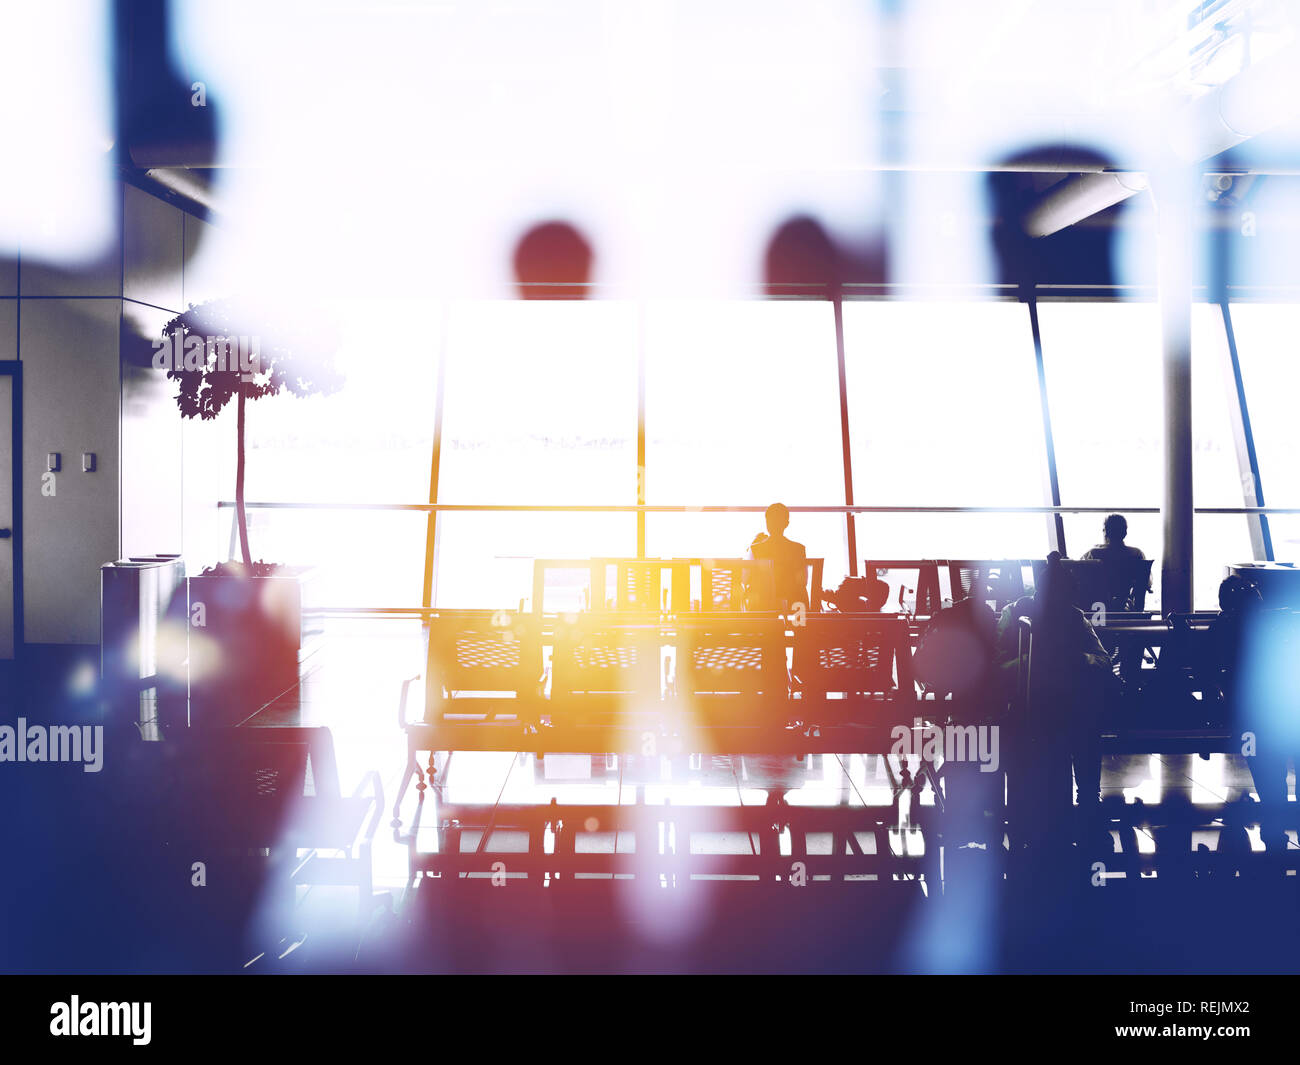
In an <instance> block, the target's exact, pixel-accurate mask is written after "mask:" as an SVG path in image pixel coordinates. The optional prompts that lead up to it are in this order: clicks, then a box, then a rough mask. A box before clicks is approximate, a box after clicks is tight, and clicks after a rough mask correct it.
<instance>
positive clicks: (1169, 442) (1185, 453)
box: [1153, 167, 1197, 614]
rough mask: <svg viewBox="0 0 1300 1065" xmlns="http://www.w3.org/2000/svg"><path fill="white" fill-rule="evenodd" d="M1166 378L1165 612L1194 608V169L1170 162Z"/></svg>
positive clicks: (1164, 269) (1163, 335) (1164, 273)
mask: <svg viewBox="0 0 1300 1065" xmlns="http://www.w3.org/2000/svg"><path fill="white" fill-rule="evenodd" d="M1153 185H1154V191H1155V201H1156V215H1157V254H1158V258H1159V264H1158V283H1159V294H1160V347H1161V356H1162V365H1163V379H1164V496H1163V498H1162V501H1161V506H1160V516H1161V519H1162V521H1163V524H1164V561H1163V564H1162V566H1161V573H1160V584H1161V589H1160V605H1161V609H1162V611H1163V612H1164V613H1166V614H1167V613H1169V612H1171V611H1187V610H1191V609H1192V518H1193V499H1192V259H1193V255H1194V253H1195V252H1196V251H1197V248H1196V247H1195V244H1194V241H1193V234H1192V223H1193V213H1192V204H1193V199H1192V195H1193V192H1194V191H1195V187H1196V186H1195V175H1194V174H1193V173H1190V172H1189V171H1188V170H1187V169H1184V168H1181V167H1176V168H1170V170H1168V171H1167V172H1166V173H1164V174H1162V175H1160V177H1159V178H1158V179H1157V180H1156V181H1155V182H1154V183H1153Z"/></svg>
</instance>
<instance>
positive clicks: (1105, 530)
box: [1101, 514, 1128, 544]
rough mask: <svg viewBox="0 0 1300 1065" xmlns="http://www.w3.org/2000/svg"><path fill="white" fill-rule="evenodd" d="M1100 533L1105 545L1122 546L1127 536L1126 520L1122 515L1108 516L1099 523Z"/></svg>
mask: <svg viewBox="0 0 1300 1065" xmlns="http://www.w3.org/2000/svg"><path fill="white" fill-rule="evenodd" d="M1101 532H1102V535H1103V536H1105V537H1106V542H1107V543H1112V544H1122V543H1123V542H1124V537H1126V536H1127V535H1128V520H1127V519H1126V518H1125V517H1124V515H1123V514H1108V515H1107V516H1106V520H1105V521H1103V522H1102V523H1101Z"/></svg>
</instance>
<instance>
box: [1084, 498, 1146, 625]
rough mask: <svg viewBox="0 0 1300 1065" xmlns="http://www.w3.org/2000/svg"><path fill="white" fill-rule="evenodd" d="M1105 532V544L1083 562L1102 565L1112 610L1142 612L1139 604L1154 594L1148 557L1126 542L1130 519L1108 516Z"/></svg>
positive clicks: (1107, 604) (1088, 553) (1121, 515)
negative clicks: (1137, 610)
mask: <svg viewBox="0 0 1300 1065" xmlns="http://www.w3.org/2000/svg"><path fill="white" fill-rule="evenodd" d="M1101 531H1102V537H1103V539H1102V542H1101V543H1099V544H1097V546H1096V547H1090V548H1089V549H1088V550H1087V551H1085V552H1084V553H1083V558H1082V561H1084V562H1100V563H1102V572H1103V573H1104V574H1105V581H1106V584H1105V587H1106V597H1107V602H1106V608H1107V609H1108V610H1134V609H1138V602H1139V601H1141V600H1143V599H1144V598H1145V597H1146V593H1147V592H1149V591H1151V576H1150V570H1149V569H1147V567H1145V566H1144V565H1143V563H1144V562H1146V555H1144V554H1143V553H1142V551H1141V549H1140V548H1137V547H1133V546H1132V545H1131V544H1127V543H1125V542H1124V540H1125V537H1127V536H1128V519H1126V518H1125V517H1124V515H1123V514H1108V515H1107V516H1106V520H1105V521H1104V522H1102V526H1101ZM1144 571H1145V572H1144ZM1143 578H1145V580H1143ZM1139 586H1141V587H1139Z"/></svg>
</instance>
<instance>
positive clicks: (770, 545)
mask: <svg viewBox="0 0 1300 1065" xmlns="http://www.w3.org/2000/svg"><path fill="white" fill-rule="evenodd" d="M764 518H765V520H766V522H767V535H766V536H764V535H762V534H759V536H756V537H755V538H754V542H753V543H752V544H750V545H749V557H750V558H753V559H756V560H757V561H760V562H761V561H763V560H765V559H766V560H768V561H770V562H771V563H772V575H773V583H774V584H775V587H776V606H777V608H778V609H779V610H790V609H791V608H792V607H793V606H794V604H795V603H803V604H804V606H805V607H807V605H808V553H807V551H805V550H804V546H803V544H801V543H798V542H797V541H795V540H791V539H789V538H788V537H787V536H786V535H785V530H786V528H787V527H788V526H789V524H790V511H789V509H787V507H786V506H785V504H784V503H773V504H772V505H771V506H770V507H768V508H767V512H766V514H765V515H764Z"/></svg>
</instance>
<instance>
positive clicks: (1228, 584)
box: [1219, 574, 1264, 614]
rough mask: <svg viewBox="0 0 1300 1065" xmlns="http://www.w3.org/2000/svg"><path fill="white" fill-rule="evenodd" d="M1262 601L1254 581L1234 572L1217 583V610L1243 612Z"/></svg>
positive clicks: (1229, 612)
mask: <svg viewBox="0 0 1300 1065" xmlns="http://www.w3.org/2000/svg"><path fill="white" fill-rule="evenodd" d="M1263 602H1264V600H1263V598H1262V597H1261V596H1260V594H1259V588H1258V587H1257V586H1256V584H1255V582H1254V581H1248V580H1246V578H1244V577H1238V576H1236V575H1235V574H1234V575H1232V576H1230V577H1225V578H1224V579H1223V583H1222V584H1220V585H1219V610H1220V611H1222V612H1223V613H1224V614H1245V613H1246V612H1247V611H1250V610H1252V609H1255V608H1256V607H1259V606H1261V605H1262V604H1263Z"/></svg>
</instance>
